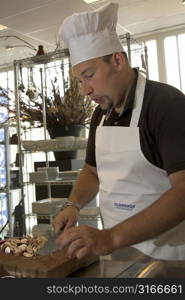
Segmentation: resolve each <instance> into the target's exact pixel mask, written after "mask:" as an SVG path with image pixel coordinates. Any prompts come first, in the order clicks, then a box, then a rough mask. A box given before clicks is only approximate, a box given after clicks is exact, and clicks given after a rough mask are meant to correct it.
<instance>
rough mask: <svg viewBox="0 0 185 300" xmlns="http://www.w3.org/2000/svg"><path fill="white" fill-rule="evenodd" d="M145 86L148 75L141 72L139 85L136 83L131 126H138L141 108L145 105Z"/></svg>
mask: <svg viewBox="0 0 185 300" xmlns="http://www.w3.org/2000/svg"><path fill="white" fill-rule="evenodd" d="M145 86H146V77H145V76H144V75H143V74H141V73H140V72H139V73H138V80H137V85H136V92H135V99H134V109H133V111H132V118H131V121H130V127H137V126H138V122H139V118H140V114H141V108H142V105H143V98H144V93H145Z"/></svg>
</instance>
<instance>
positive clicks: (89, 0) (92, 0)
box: [83, 0, 99, 4]
mask: <svg viewBox="0 0 185 300" xmlns="http://www.w3.org/2000/svg"><path fill="white" fill-rule="evenodd" d="M83 1H84V2H86V3H88V4H90V3H94V2H97V1H99V0H83Z"/></svg>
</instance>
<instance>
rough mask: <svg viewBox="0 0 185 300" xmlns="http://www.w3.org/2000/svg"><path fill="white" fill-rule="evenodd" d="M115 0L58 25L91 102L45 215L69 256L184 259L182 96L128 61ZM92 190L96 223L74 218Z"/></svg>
mask: <svg viewBox="0 0 185 300" xmlns="http://www.w3.org/2000/svg"><path fill="white" fill-rule="evenodd" d="M117 10H118V5H117V4H116V3H110V4H108V5H106V6H104V7H102V8H100V9H99V10H96V11H91V12H84V13H78V14H74V15H72V16H70V17H68V18H66V19H65V20H64V22H63V24H62V25H61V27H60V31H59V33H60V38H61V39H62V40H63V41H64V42H65V43H66V45H67V46H68V48H69V51H70V59H71V64H72V70H73V75H74V76H75V77H76V78H77V80H78V81H79V85H80V88H81V93H82V94H83V95H87V96H89V97H90V98H91V100H92V101H95V102H96V103H97V104H98V105H97V107H96V109H95V111H94V114H93V117H92V121H91V126H90V133H89V139H88V147H87V153H86V160H85V165H84V167H83V170H82V171H81V173H80V175H79V177H78V179H77V182H76V184H75V186H74V188H73V190H72V192H71V194H70V197H69V199H68V201H67V202H66V204H65V205H64V207H63V209H62V210H61V211H60V212H59V213H58V214H57V216H56V217H55V219H54V221H53V226H54V229H55V231H56V232H57V231H59V230H61V229H63V232H62V233H61V234H60V236H59V238H58V240H57V242H58V245H59V247H60V248H61V249H62V248H63V247H65V246H67V247H68V254H69V256H71V257H77V258H81V257H83V256H85V255H87V254H88V253H90V252H93V253H95V254H97V255H101V256H103V255H107V254H110V253H114V252H115V251H116V250H119V251H122V250H124V249H126V248H127V247H130V246H131V247H133V248H134V249H137V250H138V251H139V252H140V253H143V254H146V255H148V256H150V257H153V258H156V259H165V260H184V259H185V96H184V94H183V93H181V92H180V91H179V90H177V89H175V88H174V87H172V86H169V85H167V84H163V83H159V82H154V81H150V80H148V79H146V77H145V76H144V75H143V74H142V73H140V72H138V70H137V69H132V68H131V66H130V65H129V62H128V60H127V56H126V54H125V52H124V50H123V48H122V45H121V43H120V41H119V38H118V36H117V34H116V24H117ZM98 192H99V199H100V210H101V215H102V219H103V225H104V227H103V229H101V230H100V229H96V228H93V227H90V226H87V225H80V226H75V224H76V221H77V219H78V215H79V210H80V209H81V208H82V207H84V206H85V205H86V203H88V202H90V201H91V200H92V199H93V198H94V197H95V196H96V194H97V193H98Z"/></svg>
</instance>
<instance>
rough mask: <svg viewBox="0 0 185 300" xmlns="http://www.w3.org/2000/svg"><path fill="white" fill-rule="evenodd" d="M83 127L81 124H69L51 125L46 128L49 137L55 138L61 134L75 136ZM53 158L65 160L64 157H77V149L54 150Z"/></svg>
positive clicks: (78, 134)
mask: <svg viewBox="0 0 185 300" xmlns="http://www.w3.org/2000/svg"><path fill="white" fill-rule="evenodd" d="M83 128H84V126H83V125H70V126H68V127H67V128H65V127H60V126H57V125H55V126H52V127H51V128H49V127H48V128H47V129H48V132H49V135H50V138H51V139H55V138H56V137H62V136H75V137H79V136H80V132H81V130H82V129H83ZM54 157H55V160H57V161H58V160H66V159H75V158H76V157H77V150H73V151H61V152H59V151H58V152H57V151H56V152H54Z"/></svg>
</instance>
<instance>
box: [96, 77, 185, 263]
mask: <svg viewBox="0 0 185 300" xmlns="http://www.w3.org/2000/svg"><path fill="white" fill-rule="evenodd" d="M145 84H146V79H145V77H144V76H143V75H141V74H140V73H139V75H138V81H137V86H136V93H135V102H134V103H135V104H134V105H135V106H134V109H133V113H132V118H131V123H130V127H122V126H103V121H104V117H103V118H102V120H101V122H100V125H99V126H98V127H97V130H96V163H97V170H98V176H99V181H100V190H99V199H100V210H101V214H102V219H103V223H104V228H110V227H113V226H114V225H116V224H118V223H120V222H122V221H124V220H125V219H127V218H129V217H131V216H133V215H135V214H136V213H138V212H140V211H142V210H143V209H144V208H146V207H147V206H149V205H151V204H152V203H153V202H155V201H156V200H157V199H158V198H159V197H160V196H161V195H162V194H163V193H164V192H165V191H167V190H168V189H170V187H171V185H170V181H169V178H168V176H167V173H166V172H165V171H164V170H162V169H160V168H158V167H156V166H154V165H152V164H151V163H150V162H149V161H147V159H146V158H145V157H144V155H143V153H142V150H141V146H140V136H139V128H138V121H139V117H140V113H141V108H142V104H143V98H144V91H145ZM133 247H135V248H137V249H138V250H140V251H141V252H142V253H144V254H146V255H149V256H151V257H154V258H156V259H165V260H183V259H185V222H182V223H181V224H179V225H178V226H176V227H174V228H173V229H171V230H169V231H167V232H166V233H164V234H161V235H160V236H158V238H155V239H151V240H148V241H145V242H142V243H138V244H135V245H133Z"/></svg>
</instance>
